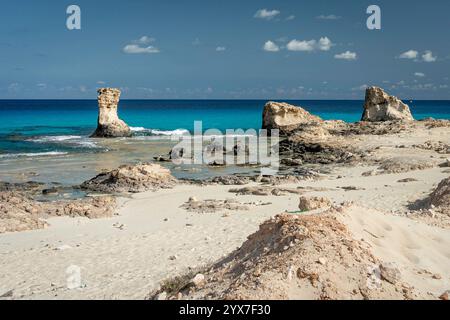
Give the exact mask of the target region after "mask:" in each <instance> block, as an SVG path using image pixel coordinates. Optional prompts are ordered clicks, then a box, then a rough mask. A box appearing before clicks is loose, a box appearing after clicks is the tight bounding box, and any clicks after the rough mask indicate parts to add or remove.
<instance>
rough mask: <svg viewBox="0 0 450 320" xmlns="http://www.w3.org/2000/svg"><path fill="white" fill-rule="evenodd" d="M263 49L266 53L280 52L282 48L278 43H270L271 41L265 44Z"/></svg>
mask: <svg viewBox="0 0 450 320" xmlns="http://www.w3.org/2000/svg"><path fill="white" fill-rule="evenodd" d="M263 49H264V51H268V52H278V51H280V47H279V46H278V45H277V44H276V43H274V42H273V41H270V40H269V41H267V42H266V43H265V44H264V47H263Z"/></svg>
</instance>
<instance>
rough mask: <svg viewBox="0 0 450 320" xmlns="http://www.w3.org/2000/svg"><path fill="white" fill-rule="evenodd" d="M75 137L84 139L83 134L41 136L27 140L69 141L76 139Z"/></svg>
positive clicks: (42, 141)
mask: <svg viewBox="0 0 450 320" xmlns="http://www.w3.org/2000/svg"><path fill="white" fill-rule="evenodd" d="M75 139H82V137H81V136H43V137H39V138H32V139H28V140H27V141H31V142H40V143H45V142H62V141H68V140H75Z"/></svg>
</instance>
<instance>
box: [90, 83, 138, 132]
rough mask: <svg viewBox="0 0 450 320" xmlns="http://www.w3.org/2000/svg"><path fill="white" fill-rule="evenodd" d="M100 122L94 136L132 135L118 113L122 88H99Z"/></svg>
mask: <svg viewBox="0 0 450 320" xmlns="http://www.w3.org/2000/svg"><path fill="white" fill-rule="evenodd" d="M97 92H98V123H97V130H95V132H94V133H93V134H92V136H91V137H93V138H117V137H129V136H131V130H130V128H129V127H128V125H127V124H126V123H125V122H124V121H123V120H121V119H119V116H118V115H117V108H118V104H119V99H120V90H119V89H114V88H101V89H98V91H97Z"/></svg>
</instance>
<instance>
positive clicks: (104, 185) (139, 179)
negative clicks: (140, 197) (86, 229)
mask: <svg viewBox="0 0 450 320" xmlns="http://www.w3.org/2000/svg"><path fill="white" fill-rule="evenodd" d="M175 181H176V179H175V178H174V177H173V176H172V175H171V173H170V170H169V169H166V168H164V167H162V166H160V165H158V164H151V163H144V164H137V165H123V166H120V167H119V168H117V169H114V170H112V171H108V172H105V173H101V174H99V175H98V176H96V177H95V178H93V179H91V180H88V181H86V182H84V183H83V184H82V185H81V188H83V189H87V190H91V191H100V192H119V193H120V192H144V191H148V190H156V189H166V188H171V187H173V186H174V184H175Z"/></svg>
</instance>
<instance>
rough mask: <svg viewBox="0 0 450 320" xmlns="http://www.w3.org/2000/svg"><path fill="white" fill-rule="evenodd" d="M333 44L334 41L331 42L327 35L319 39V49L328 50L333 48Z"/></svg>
mask: <svg viewBox="0 0 450 320" xmlns="http://www.w3.org/2000/svg"><path fill="white" fill-rule="evenodd" d="M332 45H333V43H331V40H330V39H328V38H327V37H324V38H320V39H319V50H322V51H328V50H330V49H331V46H332Z"/></svg>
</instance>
